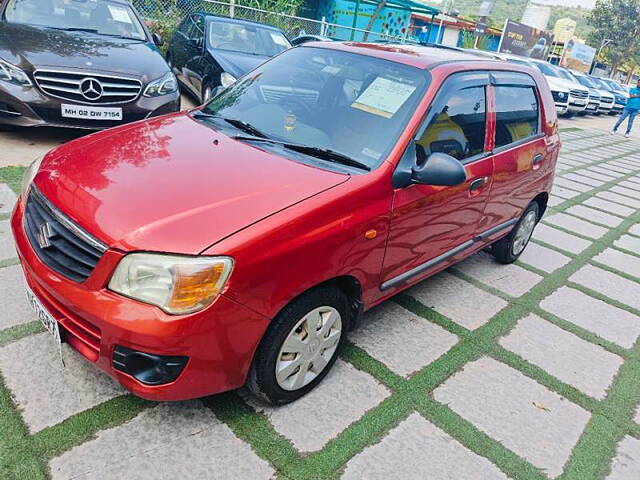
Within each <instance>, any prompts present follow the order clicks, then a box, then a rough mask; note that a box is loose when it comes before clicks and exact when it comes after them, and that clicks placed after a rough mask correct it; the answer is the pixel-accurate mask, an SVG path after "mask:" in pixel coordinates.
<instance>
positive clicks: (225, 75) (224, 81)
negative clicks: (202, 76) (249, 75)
mask: <svg viewBox="0 0 640 480" xmlns="http://www.w3.org/2000/svg"><path fill="white" fill-rule="evenodd" d="M236 80H237V78H236V77H234V76H233V75H231V74H230V73H229V72H222V73H221V74H220V85H222V86H223V87H224V88H227V87H228V86H229V85H233V84H234V83H236Z"/></svg>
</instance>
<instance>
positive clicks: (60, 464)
mask: <svg viewBox="0 0 640 480" xmlns="http://www.w3.org/2000/svg"><path fill="white" fill-rule="evenodd" d="M214 401H215V400H214ZM50 468H51V474H52V477H53V479H54V480H56V479H60V480H66V479H70V478H73V479H74V480H75V479H78V480H86V479H104V478H113V479H116V478H135V479H148V480H156V479H167V480H169V479H177V478H211V479H243V480H244V479H246V480H252V479H264V480H267V479H270V478H273V476H274V474H275V472H274V470H273V468H272V467H271V466H270V465H269V464H268V463H267V462H266V461H265V460H263V459H261V458H260V457H258V456H257V455H256V454H255V453H254V452H253V451H252V450H251V447H249V445H248V444H246V443H244V442H243V441H242V440H240V439H239V438H237V437H236V436H235V435H234V434H233V433H232V432H231V430H230V429H229V427H227V426H226V425H225V424H223V423H222V422H220V420H218V419H217V418H216V417H215V415H214V414H213V413H212V412H211V410H209V409H207V408H205V407H204V406H203V405H202V404H201V403H200V402H199V401H191V402H180V403H162V404H159V405H158V406H157V407H155V408H150V409H147V410H145V411H143V412H142V413H141V414H139V415H138V416H137V417H135V418H134V419H132V420H130V421H129V422H127V423H125V424H123V425H120V426H118V427H115V428H110V429H108V430H103V431H101V432H98V434H97V435H96V438H95V439H93V440H90V441H89V442H87V443H84V444H82V445H79V446H77V447H74V448H72V449H71V450H69V451H68V452H65V453H63V454H62V455H60V456H59V457H57V458H54V459H53V460H51V462H50Z"/></svg>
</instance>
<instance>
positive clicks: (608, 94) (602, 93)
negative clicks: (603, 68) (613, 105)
mask: <svg viewBox="0 0 640 480" xmlns="http://www.w3.org/2000/svg"><path fill="white" fill-rule="evenodd" d="M597 91H598V94H599V95H600V97H601V98H608V99H611V100H615V98H616V96H615V95H614V94H613V93H611V92H609V91H608V90H602V89H598V90H597Z"/></svg>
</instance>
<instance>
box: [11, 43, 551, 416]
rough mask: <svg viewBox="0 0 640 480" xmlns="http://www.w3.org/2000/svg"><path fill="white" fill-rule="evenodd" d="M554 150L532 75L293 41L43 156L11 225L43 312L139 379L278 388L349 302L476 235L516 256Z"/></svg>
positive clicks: (313, 355) (453, 257) (424, 273)
mask: <svg viewBox="0 0 640 480" xmlns="http://www.w3.org/2000/svg"><path fill="white" fill-rule="evenodd" d="M559 147H560V141H559V137H558V127H557V119H556V113H555V107H554V102H553V98H552V96H551V93H550V91H549V88H548V87H547V85H546V83H545V80H544V78H543V77H542V76H541V74H540V73H539V72H537V71H534V70H532V69H529V68H527V67H522V66H518V65H515V64H510V63H506V62H504V63H503V62H498V61H492V60H488V59H486V58H482V57H477V56H475V55H473V54H469V53H463V52H459V51H456V50H453V49H443V48H427V47H417V46H416V47H413V46H405V45H389V44H386V45H382V44H340V43H332V42H323V43H317V44H306V45H305V46H302V47H296V48H293V49H291V50H288V51H286V52H284V53H282V54H281V55H279V56H277V57H276V58H274V59H272V60H270V61H268V62H267V63H265V64H263V65H262V66H260V67H259V68H257V69H256V70H254V71H252V72H251V73H249V74H247V75H246V76H244V77H243V78H241V79H239V80H238V81H237V82H236V83H234V84H233V85H231V86H229V87H227V88H226V89H224V90H223V91H222V92H221V93H219V94H218V95H217V96H216V97H215V98H214V99H213V100H212V101H211V102H209V103H208V104H207V105H206V106H204V107H202V108H201V109H197V110H194V111H191V112H183V113H177V114H171V115H168V116H164V117H159V118H157V119H152V120H148V121H143V122H139V123H134V124H130V125H126V126H122V127H118V128H114V129H111V130H108V131H104V132H100V133H96V134H93V135H90V136H88V137H85V138H82V139H79V140H76V141H73V142H70V143H68V144H66V145H63V146H61V147H58V148H57V149H55V150H53V151H51V152H49V153H48V154H47V155H45V156H44V158H43V159H42V160H40V161H38V162H36V163H34V164H33V165H32V166H31V167H30V169H29V170H28V172H27V174H26V176H25V182H24V189H23V192H22V195H21V197H20V200H19V202H18V205H17V207H16V210H15V212H14V214H13V218H12V227H13V232H14V235H15V240H16V245H17V249H18V253H19V256H20V261H21V263H22V267H23V269H24V273H25V276H26V280H27V285H28V295H29V297H30V299H31V302H32V304H33V305H34V307H35V308H36V310H37V311H38V312H39V316H40V318H41V319H43V322H44V323H45V325H46V326H47V328H48V329H49V330H50V331H51V332H52V333H54V335H56V338H57V339H58V340H60V341H63V342H68V343H69V344H70V345H71V347H73V348H74V349H76V350H77V351H78V352H79V353H80V354H81V355H83V356H84V357H85V358H86V359H87V360H88V361H90V362H94V363H95V364H96V366H97V367H99V368H101V369H102V370H104V371H105V372H107V373H108V374H109V375H111V376H112V377H113V378H114V379H116V380H117V381H118V382H120V383H121V384H122V385H123V386H124V387H126V388H127V389H129V390H131V391H132V392H133V393H135V394H136V395H139V396H141V397H144V398H148V399H153V400H178V399H187V398H193V397H200V396H204V395H209V394H212V393H216V392H221V391H224V390H229V389H234V388H238V387H240V386H242V385H245V384H246V385H247V386H248V387H249V388H250V389H251V390H252V391H253V392H254V393H255V394H256V395H257V396H258V397H259V398H261V399H263V400H264V401H267V402H271V403H273V404H283V403H287V402H290V401H292V400H295V399H296V398H298V397H300V396H302V395H304V394H305V393H307V392H308V391H310V390H311V389H312V388H313V387H315V386H316V385H317V384H318V383H319V382H320V381H321V380H322V378H323V377H324V376H325V375H326V374H327V372H328V371H329V370H330V368H331V366H332V365H333V363H334V362H335V360H336V355H337V353H338V351H339V350H340V347H341V345H342V344H343V343H344V341H345V335H346V333H347V331H348V330H349V329H350V328H351V327H352V326H353V325H354V323H355V322H356V320H357V319H358V317H359V316H360V315H361V314H362V312H363V311H365V310H367V309H369V308H370V307H372V306H374V305H376V304H378V303H380V302H382V301H383V300H385V299H387V298H389V297H391V296H392V295H395V294H396V293H398V292H399V291H401V290H403V289H406V288H407V287H409V286H411V285H413V284H415V283H417V282H420V281H421V280H423V279H425V278H426V277H428V276H430V275H433V274H434V273H435V272H438V271H440V270H442V269H444V268H447V267H448V266H450V265H452V264H453V263H456V262H458V261H460V260H461V259H463V258H465V257H467V256H469V255H471V254H472V253H474V252H476V251H478V250H480V249H483V248H486V247H488V246H491V249H492V252H493V254H494V256H495V257H496V258H497V259H498V261H500V262H503V263H510V262H513V261H514V260H515V259H516V258H518V256H519V255H520V254H521V253H522V251H523V250H524V248H525V246H526V245H527V242H528V241H529V238H530V236H531V233H532V232H533V229H534V227H535V225H536V223H537V222H538V220H539V219H540V217H541V216H542V214H543V212H544V211H545V208H546V205H547V199H548V197H549V191H550V189H551V185H552V181H553V175H554V166H555V162H556V159H557V154H558V150H559ZM52 341H53V340H52Z"/></svg>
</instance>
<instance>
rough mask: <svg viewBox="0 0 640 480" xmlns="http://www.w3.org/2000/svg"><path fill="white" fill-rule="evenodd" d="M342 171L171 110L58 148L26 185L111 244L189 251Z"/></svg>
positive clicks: (341, 178)
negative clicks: (250, 142) (294, 158)
mask: <svg viewBox="0 0 640 480" xmlns="http://www.w3.org/2000/svg"><path fill="white" fill-rule="evenodd" d="M349 178H350V177H349V176H348V175H345V174H339V173H335V172H330V171H327V170H323V169H320V168H316V167H313V166H308V165H305V164H301V163H297V162H294V161H292V160H289V159H287V158H284V157H281V156H278V155H275V154H272V153H268V152H265V151H264V150H261V149H259V148H257V147H255V146H251V145H248V144H246V143H242V142H239V141H237V140H233V139H231V138H229V137H227V136H225V135H223V134H222V133H220V132H218V131H215V130H213V129H212V128H210V127H207V126H205V125H204V124H202V123H199V122H197V121H196V120H194V119H193V118H191V117H190V116H189V115H188V114H186V113H177V114H173V115H169V116H165V117H159V118H157V119H153V120H149V121H146V122H140V123H136V124H132V125H127V126H123V127H119V128H115V129H111V130H107V131H104V132H99V133H96V134H93V135H90V136H88V137H85V138H82V139H79V140H75V141H73V142H70V143H68V144H65V145H63V146H61V147H58V148H57V149H56V150H54V151H52V152H50V153H49V154H48V155H47V156H46V157H45V159H44V160H43V162H42V165H41V167H40V170H39V172H38V174H37V175H36V177H35V180H34V184H35V185H36V186H37V187H38V188H39V189H40V191H41V192H42V193H43V194H44V195H45V197H47V198H48V199H49V201H50V202H51V203H53V205H55V206H56V207H57V208H59V209H60V210H61V211H62V212H63V213H65V214H66V215H68V216H69V217H70V218H71V219H72V220H74V221H75V222H77V223H78V225H80V226H81V227H83V228H84V229H85V230H87V231H88V232H89V233H91V234H93V235H94V236H95V237H97V238H99V239H100V240H102V241H103V242H105V243H106V244H107V245H109V246H110V247H113V248H118V249H122V250H125V251H131V250H147V251H160V252H172V253H184V254H197V253H200V252H202V251H203V250H205V249H206V248H207V247H209V246H210V245H213V244H215V243H217V242H218V241H219V240H222V239H224V238H226V237H228V236H229V235H232V234H233V233H235V232H237V231H239V230H242V229H243V228H245V227H247V226H249V225H251V224H253V223H255V222H258V221H260V220H261V219H263V218H265V217H267V216H269V215H272V214H274V213H276V212H278V211H280V210H283V209H285V208H287V207H289V206H291V205H293V204H295V203H298V202H301V201H303V200H305V199H306V198H309V197H311V196H314V195H316V194H318V193H320V192H322V191H324V190H327V189H330V188H332V187H334V186H336V185H339V184H340V183H343V182H345V181H347V180H348V179H349Z"/></svg>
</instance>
